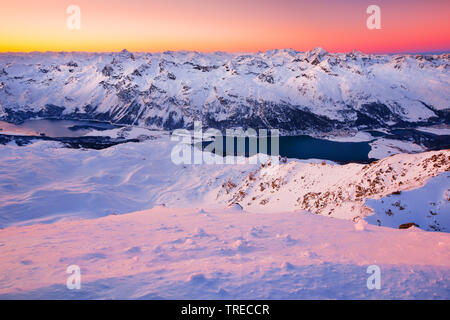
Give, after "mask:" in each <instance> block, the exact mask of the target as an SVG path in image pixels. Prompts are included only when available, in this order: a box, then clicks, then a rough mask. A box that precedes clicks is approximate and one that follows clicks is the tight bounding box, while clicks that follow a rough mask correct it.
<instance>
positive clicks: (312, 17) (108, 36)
mask: <svg viewBox="0 0 450 320" xmlns="http://www.w3.org/2000/svg"><path fill="white" fill-rule="evenodd" d="M70 4H75V5H78V6H79V7H80V8H81V29H80V30H73V31H71V30H69V29H68V28H67V27H66V20H67V17H68V14H67V13H66V8H67V7H68V6H69V5H70ZM370 4H377V5H379V6H380V8H381V25H382V30H368V29H367V27H366V19H367V17H368V15H367V14H366V8H367V6H368V5H370ZM0 8H1V9H0V52H7V51H119V50H122V49H124V48H126V49H128V50H130V51H165V50H196V51H259V50H261V51H264V50H268V49H274V48H294V49H297V50H301V51H304V50H310V49H312V48H314V47H316V46H320V47H323V48H325V49H326V50H328V51H338V52H344V51H351V50H353V49H356V50H359V51H363V52H431V51H449V49H450V19H449V18H450V1H449V0H429V1H423V0H422V1H417V0H397V1H395V0H388V1H386V0H370V1H363V0H349V1H338V0H315V1H301V0H277V1H275V0H272V1H269V0H221V1H219V0H164V1H163V0H159V1H152V0H128V1H125V0H122V1H118V0H70V1H66V0H39V1H38V0H29V1H21V0H14V1H7V0H0Z"/></svg>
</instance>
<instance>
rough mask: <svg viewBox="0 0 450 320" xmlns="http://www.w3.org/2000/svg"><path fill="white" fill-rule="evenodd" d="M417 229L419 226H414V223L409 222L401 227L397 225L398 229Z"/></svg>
mask: <svg viewBox="0 0 450 320" xmlns="http://www.w3.org/2000/svg"><path fill="white" fill-rule="evenodd" d="M413 226H414V227H417V228H418V227H419V225H418V224H415V223H414V222H409V223H404V224H401V225H399V226H398V228H399V229H409V228H411V227H413Z"/></svg>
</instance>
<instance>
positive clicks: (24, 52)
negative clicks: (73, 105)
mask: <svg viewBox="0 0 450 320" xmlns="http://www.w3.org/2000/svg"><path fill="white" fill-rule="evenodd" d="M316 49H321V50H324V51H325V52H327V53H335V54H339V53H340V54H348V53H352V52H358V53H362V54H366V55H396V54H403V55H413V54H432V55H442V54H448V53H450V49H445V50H431V51H399V52H364V51H360V50H357V49H353V50H350V51H341V52H339V51H328V50H326V49H324V48H322V47H314V48H313V49H311V50H305V51H301V50H297V49H294V48H274V49H267V50H257V51H245V50H242V51H226V50H213V51H206V50H205V51H204V50H200V51H197V50H184V49H181V50H163V51H145V50H136V51H129V50H128V49H126V48H124V49H122V50H119V51H116V50H111V51H108V50H104V51H103V50H102V51H87V50H72V51H69V50H59V51H55V50H46V51H39V50H32V51H0V54H29V53H104V54H108V53H109V54H111V53H121V52H129V53H150V54H164V53H169V52H187V53H203V54H215V53H226V54H240V53H247V54H251V53H252V54H257V53H265V52H270V51H295V52H297V53H305V52H311V51H314V50H316Z"/></svg>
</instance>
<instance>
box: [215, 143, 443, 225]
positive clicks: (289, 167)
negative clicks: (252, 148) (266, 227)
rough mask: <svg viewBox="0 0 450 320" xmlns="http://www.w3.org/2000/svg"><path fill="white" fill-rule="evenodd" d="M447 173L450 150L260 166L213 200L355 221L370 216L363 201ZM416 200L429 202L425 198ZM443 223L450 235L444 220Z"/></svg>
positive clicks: (253, 209)
mask: <svg viewBox="0 0 450 320" xmlns="http://www.w3.org/2000/svg"><path fill="white" fill-rule="evenodd" d="M446 171H447V172H448V171H450V150H442V151H432V152H423V153H419V154H397V155H394V156H391V157H388V158H384V159H382V160H378V161H376V162H372V163H370V164H367V165H362V164H356V163H350V164H346V165H337V164H329V163H326V162H322V163H320V162H319V163H317V162H316V163H308V162H307V161H289V162H287V163H281V164H280V165H279V166H273V165H272V166H270V165H261V166H260V167H258V169H256V170H254V171H252V172H250V173H249V174H247V175H246V176H245V177H244V179H242V178H239V179H238V180H232V179H231V180H229V181H228V182H227V183H224V184H223V185H222V187H221V189H219V190H218V192H216V193H215V195H216V198H217V200H218V201H223V202H225V203H236V202H237V203H239V204H241V206H242V207H243V208H244V209H245V210H247V211H251V212H276V211H280V209H281V210H283V211H296V210H301V209H303V210H307V211H309V212H312V213H316V214H321V215H326V216H330V217H336V218H343V219H352V220H357V219H359V218H361V217H366V216H368V215H370V214H372V210H371V209H370V208H368V207H367V206H366V205H365V200H366V199H379V198H381V197H385V196H388V195H390V194H392V193H394V192H397V191H403V190H410V189H415V188H418V187H421V186H423V185H424V184H425V183H426V182H427V181H428V179H429V178H430V177H433V176H436V175H438V174H439V173H441V172H446ZM441 187H442V188H446V189H448V188H449V183H448V180H445V179H444V180H442V185H441ZM212 196H214V195H212ZM420 199H421V200H422V201H428V199H427V198H426V194H424V195H423V196H421V197H420ZM444 211H445V210H444ZM421 214H422V213H421ZM423 214H425V213H423ZM443 214H444V215H448V212H443ZM443 221H447V222H446V230H450V224H449V223H448V220H447V218H445V220H443ZM411 222H414V221H411Z"/></svg>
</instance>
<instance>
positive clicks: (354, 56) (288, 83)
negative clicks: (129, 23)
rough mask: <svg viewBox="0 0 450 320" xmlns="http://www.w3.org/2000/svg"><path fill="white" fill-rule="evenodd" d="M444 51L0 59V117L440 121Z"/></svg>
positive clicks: (176, 124)
mask: <svg viewBox="0 0 450 320" xmlns="http://www.w3.org/2000/svg"><path fill="white" fill-rule="evenodd" d="M449 62H450V54H448V53H446V54H441V55H367V54H363V53H360V52H351V53H328V52H326V51H324V50H323V49H320V48H316V49H314V50H312V51H309V52H298V51H294V50H272V51H267V52H259V53H251V54H248V53H245V54H244V53H242V54H240V53H223V52H216V53H197V52H164V53H156V54H154V53H130V52H128V51H126V50H124V51H122V52H119V53H64V52H61V53H52V52H49V53H28V54H24V53H4V54H0V119H3V120H8V121H11V122H20V121H23V120H25V119H29V118H34V117H56V118H65V119H80V118H83V119H98V120H107V121H111V122H114V123H121V124H134V125H140V126H146V127H149V128H163V129H174V128H180V127H185V128H191V127H192V125H193V121H195V120H201V121H203V124H204V126H205V127H215V128H229V127H233V126H243V127H252V128H279V129H281V130H282V131H284V133H293V132H297V133H309V134H314V133H324V132H327V133H332V132H336V131H339V130H348V129H351V130H353V129H362V128H383V127H384V128H386V127H389V126H394V125H398V126H419V125H422V126H427V125H429V124H436V123H443V122H444V123H447V124H448V123H450V116H449V115H450V74H449V72H448V70H449V65H450V63H449Z"/></svg>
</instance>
